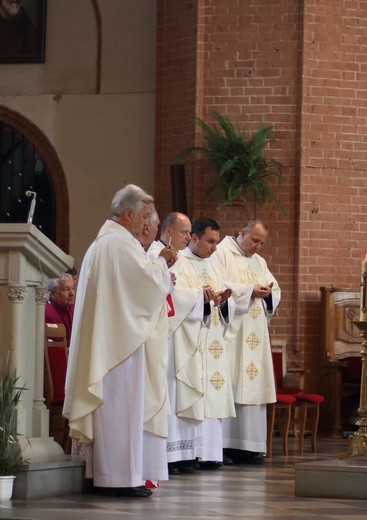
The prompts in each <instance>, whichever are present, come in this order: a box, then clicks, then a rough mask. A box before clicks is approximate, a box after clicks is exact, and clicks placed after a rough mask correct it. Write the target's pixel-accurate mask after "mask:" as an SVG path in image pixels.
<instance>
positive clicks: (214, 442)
mask: <svg viewBox="0 0 367 520" xmlns="http://www.w3.org/2000/svg"><path fill="white" fill-rule="evenodd" d="M218 242H219V225H218V224H217V223H216V222H215V221H214V220H212V219H209V218H205V217H203V218H199V219H197V220H196V221H195V222H194V223H193V225H192V234H191V240H190V243H189V246H188V247H187V248H185V249H184V250H183V251H182V252H181V253H180V254H179V258H178V261H177V263H176V264H175V265H174V266H173V267H172V270H173V272H174V273H175V275H176V290H178V289H186V290H187V289H192V288H195V287H196V288H197V287H200V288H201V289H202V290H203V296H204V308H203V314H202V316H201V321H200V322H199V321H197V320H196V321H192V320H188V319H186V320H185V321H184V322H183V323H182V325H181V327H180V328H179V329H178V330H177V331H176V333H175V363H176V378H177V387H176V390H177V399H176V413H177V415H178V416H180V417H186V418H189V419H196V420H198V421H201V427H202V435H203V449H202V456H201V464H202V467H203V468H210V469H216V468H217V467H219V465H220V464H219V463H220V461H222V457H223V454H222V425H221V420H222V419H223V418H225V417H233V416H234V415H235V410H234V402H233V394H232V386H231V381H230V376H229V368H228V365H227V359H226V350H225V346H224V339H223V335H224V330H225V327H226V325H227V323H228V321H229V320H230V319H231V316H232V315H233V312H234V306H235V305H234V301H233V299H232V297H231V292H232V291H231V290H230V289H229V288H228V287H227V286H226V285H225V283H224V278H223V276H222V273H221V269H220V266H219V264H218V263H217V262H215V261H213V260H212V258H211V255H212V253H213V252H214V251H215V249H216V246H217V244H218ZM206 463H208V464H206Z"/></svg>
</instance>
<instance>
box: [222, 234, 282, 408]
mask: <svg viewBox="0 0 367 520" xmlns="http://www.w3.org/2000/svg"><path fill="white" fill-rule="evenodd" d="M214 256H215V258H216V260H217V261H218V262H220V264H221V266H222V268H223V269H224V271H225V273H226V276H227V278H228V280H229V281H230V282H234V283H240V284H243V285H245V286H253V285H254V284H255V283H258V284H261V285H268V284H269V283H271V282H272V283H273V288H272V293H271V295H272V298H271V300H272V306H271V307H270V308H269V309H267V308H266V303H265V301H264V300H263V299H261V298H252V300H251V304H250V307H249V310H248V312H247V313H245V314H235V317H234V319H233V320H232V322H231V323H230V324H229V325H228V329H227V332H226V339H227V340H228V341H229V343H228V345H227V350H228V355H229V357H230V370H231V378H232V384H233V394H234V399H235V402H236V403H238V404H248V405H260V404H266V403H272V402H274V401H275V400H276V396H275V382H274V372H273V361H272V356H271V348H270V340H269V332H268V321H269V320H270V317H271V314H273V313H274V311H275V310H276V308H277V306H278V303H279V301H280V288H279V285H278V283H277V281H276V279H275V278H274V276H273V275H272V274H271V272H270V271H269V269H268V267H267V264H266V261H265V260H264V259H263V258H262V257H261V256H259V255H258V254H254V255H252V256H251V257H246V256H245V255H244V254H243V252H242V251H241V249H240V248H239V247H238V245H237V244H236V242H235V240H234V239H233V238H232V237H229V236H227V237H225V238H224V239H223V240H222V242H221V243H220V244H219V245H218V247H217V250H216V252H215V253H214Z"/></svg>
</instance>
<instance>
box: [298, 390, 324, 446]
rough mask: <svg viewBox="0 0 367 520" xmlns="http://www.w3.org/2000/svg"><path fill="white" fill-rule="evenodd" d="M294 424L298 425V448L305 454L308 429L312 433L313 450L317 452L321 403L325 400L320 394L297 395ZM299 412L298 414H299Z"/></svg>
mask: <svg viewBox="0 0 367 520" xmlns="http://www.w3.org/2000/svg"><path fill="white" fill-rule="evenodd" d="M295 397H296V403H295V414H294V422H295V424H296V425H297V424H298V448H299V452H300V454H301V455H302V454H303V443H304V438H305V431H306V427H309V429H310V431H311V449H312V451H313V452H315V451H316V436H317V428H318V425H319V417H320V403H322V402H323V401H324V400H325V399H324V397H323V396H322V395H320V394H308V393H302V392H301V393H299V394H296V395H295ZM297 412H298V413H297Z"/></svg>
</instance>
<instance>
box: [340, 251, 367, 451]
mask: <svg viewBox="0 0 367 520" xmlns="http://www.w3.org/2000/svg"><path fill="white" fill-rule="evenodd" d="M360 285H361V308H360V315H359V321H353V323H354V324H355V325H356V327H358V329H359V330H360V336H362V338H363V341H362V350H361V356H362V374H361V387H360V397H359V408H358V415H359V416H360V419H358V421H357V422H356V426H358V430H357V431H356V432H355V433H353V434H352V435H349V437H348V440H349V443H350V445H349V449H348V451H346V452H345V453H341V454H340V455H339V458H341V459H344V458H346V457H349V456H350V455H367V259H365V260H363V261H362V277H361V284H360Z"/></svg>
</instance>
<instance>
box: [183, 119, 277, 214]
mask: <svg viewBox="0 0 367 520" xmlns="http://www.w3.org/2000/svg"><path fill="white" fill-rule="evenodd" d="M211 115H212V117H213V119H214V121H215V123H214V124H209V123H206V122H205V121H204V120H203V119H200V118H199V117H196V118H195V120H194V122H195V124H196V125H198V126H199V127H200V129H201V131H202V139H203V144H202V146H192V147H189V148H186V149H185V150H183V151H182V152H181V153H179V154H177V155H176V156H175V158H174V160H175V161H181V160H183V159H185V158H187V157H188V156H190V155H193V154H198V155H200V156H201V157H204V158H206V159H207V160H208V162H209V165H210V166H211V167H212V168H214V170H215V172H216V173H217V182H216V183H215V185H214V186H212V187H210V189H209V190H208V191H207V195H209V194H210V193H212V192H213V191H216V192H218V194H219V199H220V206H222V205H227V206H229V205H232V204H233V202H234V201H235V200H236V199H239V200H242V201H246V202H253V203H254V204H255V206H256V205H257V204H258V205H260V206H263V205H264V204H266V203H274V204H275V205H276V206H277V207H278V209H279V210H280V211H284V208H283V206H282V204H281V203H280V202H279V201H278V198H277V197H276V196H275V194H274V192H273V187H272V183H270V182H269V181H270V179H271V178H272V177H273V178H275V180H276V183H277V184H280V183H281V182H282V167H283V165H282V164H281V163H280V162H278V161H275V160H273V159H271V158H268V157H266V155H265V149H266V146H267V145H268V143H269V142H270V137H271V134H272V132H273V126H265V125H264V124H263V123H259V125H258V128H257V130H256V131H255V133H254V134H253V135H252V137H251V138H249V139H246V124H245V123H242V124H237V125H235V124H233V123H232V122H231V121H230V120H229V119H228V117H227V116H225V115H221V114H219V113H218V112H215V111H212V112H211Z"/></svg>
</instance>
